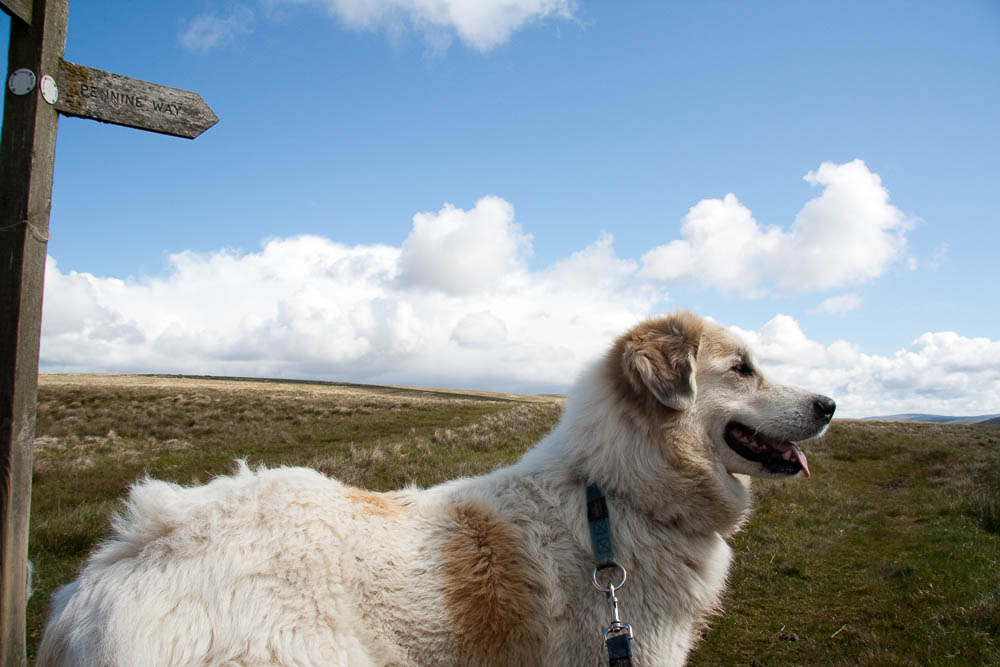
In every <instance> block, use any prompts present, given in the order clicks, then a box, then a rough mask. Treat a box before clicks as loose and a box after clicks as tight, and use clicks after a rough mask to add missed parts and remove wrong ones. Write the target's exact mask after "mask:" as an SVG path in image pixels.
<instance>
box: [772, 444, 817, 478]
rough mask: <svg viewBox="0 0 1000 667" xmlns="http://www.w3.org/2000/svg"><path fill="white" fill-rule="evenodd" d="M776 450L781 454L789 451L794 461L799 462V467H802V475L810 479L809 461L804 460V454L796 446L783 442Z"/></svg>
mask: <svg viewBox="0 0 1000 667" xmlns="http://www.w3.org/2000/svg"><path fill="white" fill-rule="evenodd" d="M777 449H778V451H781V452H787V451H788V450H791V451H792V455H793V456H794V457H795V460H796V461H798V462H799V465H800V466H802V474H803V475H805V476H806V477H812V475H810V474H809V461H807V460H806V455H805V452H803V451H802V450H801V449H799V446H798V445H796V444H794V443H791V442H785V443H782V444H781V445H779V446H778V447H777Z"/></svg>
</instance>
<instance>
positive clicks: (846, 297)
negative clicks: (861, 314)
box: [809, 294, 862, 315]
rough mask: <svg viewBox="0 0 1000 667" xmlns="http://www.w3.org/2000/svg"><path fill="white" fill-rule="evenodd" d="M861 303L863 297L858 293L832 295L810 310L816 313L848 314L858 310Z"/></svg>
mask: <svg viewBox="0 0 1000 667" xmlns="http://www.w3.org/2000/svg"><path fill="white" fill-rule="evenodd" d="M861 305H862V300H861V297H860V296H858V295H857V294H841V295H840V296H831V297H830V298H829V299H826V300H824V301H823V303H821V304H819V305H818V306H816V307H815V308H814V309H812V310H811V311H809V312H810V313H812V314H815V315H846V314H847V313H849V312H851V311H852V310H857V309H858V308H860V307H861Z"/></svg>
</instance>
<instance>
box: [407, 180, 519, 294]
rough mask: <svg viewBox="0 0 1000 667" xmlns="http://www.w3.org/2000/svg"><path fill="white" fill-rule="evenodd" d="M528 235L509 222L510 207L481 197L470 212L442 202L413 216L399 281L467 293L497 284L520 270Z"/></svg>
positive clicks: (500, 200) (506, 203) (502, 202)
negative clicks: (432, 211) (435, 209)
mask: <svg viewBox="0 0 1000 667" xmlns="http://www.w3.org/2000/svg"><path fill="white" fill-rule="evenodd" d="M530 251H531V236H530V235H527V234H524V233H522V231H521V226H520V225H519V224H517V223H516V222H514V207H513V206H511V205H510V204H509V203H508V202H506V201H504V200H503V199H500V198H499V197H483V198H482V199H480V200H479V201H478V202H477V203H476V206H475V207H474V208H473V209H472V210H470V211H463V210H462V209H460V208H456V207H454V206H452V205H451V204H446V205H445V206H444V208H442V209H441V210H440V211H439V212H437V213H418V214H417V215H415V216H413V230H412V231H411V232H410V235H409V236H408V237H406V240H405V241H403V247H402V252H401V255H400V262H399V263H400V270H401V273H400V276H399V279H400V281H401V282H402V283H404V284H407V285H412V286H425V287H430V288H433V289H439V290H441V291H444V292H447V293H449V294H471V293H474V292H479V291H481V290H484V289H490V288H496V287H499V286H500V284H501V282H502V281H503V279H504V278H505V277H506V276H510V275H512V274H515V275H516V274H517V273H519V272H520V271H521V270H523V267H524V263H525V259H526V258H527V256H528V254H529V253H530Z"/></svg>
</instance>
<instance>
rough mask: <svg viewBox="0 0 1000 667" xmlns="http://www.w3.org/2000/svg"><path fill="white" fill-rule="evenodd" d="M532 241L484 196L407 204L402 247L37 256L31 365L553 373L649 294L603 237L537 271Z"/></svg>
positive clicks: (336, 374) (525, 383)
mask: <svg viewBox="0 0 1000 667" xmlns="http://www.w3.org/2000/svg"><path fill="white" fill-rule="evenodd" d="M530 251H531V243H530V236H529V235H527V234H524V233H523V232H522V231H521V229H520V226H519V225H518V224H517V223H516V222H515V221H514V219H513V207H512V206H511V205H510V204H509V203H507V202H505V201H504V200H502V199H499V198H496V197H487V198H484V199H482V200H480V201H479V202H477V204H476V205H475V206H474V207H473V208H471V209H468V210H463V209H460V208H457V207H454V206H451V205H446V206H444V207H443V208H442V209H440V210H439V211H437V212H435V213H422V214H418V215H416V216H414V219H413V229H412V231H411V233H410V235H409V236H408V237H407V238H406V239H405V240H404V241H403V243H402V244H401V245H400V246H388V245H359V246H345V245H342V244H338V243H335V242H333V241H331V240H329V239H325V238H321V237H317V236H299V237H295V238H288V239H273V240H271V241H269V242H267V243H266V244H265V245H264V246H263V248H262V249H261V250H260V251H258V252H253V253H237V252H232V251H226V250H220V251H217V252H213V253H209V254H198V253H193V252H182V253H177V254H175V255H172V256H171V257H170V270H169V273H168V274H167V275H166V276H165V277H159V278H150V279H146V280H141V281H122V280H118V279H116V278H101V277H96V276H93V275H90V274H85V273H77V272H73V271H70V272H65V273H64V272H63V271H61V270H60V267H59V266H58V264H57V263H56V262H55V260H53V259H51V258H50V259H49V263H48V268H47V280H46V289H47V292H46V301H45V304H46V306H45V308H46V310H45V317H44V318H43V343H42V369H43V370H45V371H57V372H74V371H86V370H95V369H96V370H102V371H120V372H140V371H143V372H146V371H151V372H156V371H162V372H179V373H197V374H205V373H208V374H224V375H254V376H273V377H295V378H318V379H347V380H356V381H361V382H372V383H391V384H420V385H438V386H454V387H468V388H476V387H481V388H506V389H512V390H517V389H520V390H524V391H531V390H544V391H550V390H554V389H560V388H565V387H566V386H567V385H568V384H569V383H570V382H571V381H572V379H573V376H574V375H575V374H576V373H577V372H578V371H579V370H580V368H581V367H582V364H583V363H584V362H585V361H586V360H587V359H589V358H591V357H592V356H594V355H596V354H599V353H600V351H601V350H602V349H603V348H604V347H605V346H606V345H607V344H608V342H609V341H610V340H611V339H612V338H613V337H614V336H615V335H617V334H618V333H620V332H621V331H622V330H624V329H625V328H627V327H629V326H631V325H632V324H634V323H635V322H636V321H638V320H639V319H641V318H642V317H644V316H646V315H648V314H649V313H650V312H651V310H652V308H653V305H654V303H655V302H657V301H658V300H659V299H661V298H662V295H661V293H660V292H659V291H658V290H656V289H654V288H652V287H650V286H647V285H644V284H642V283H641V282H637V281H636V280H635V279H634V272H635V265H634V263H633V262H630V261H628V260H623V259H619V258H617V257H616V256H615V253H614V249H613V247H612V240H611V238H610V236H607V235H605V236H602V237H601V238H600V239H598V240H597V241H596V242H595V243H593V244H592V245H590V246H588V247H585V248H583V249H582V250H580V251H579V252H577V253H575V254H574V255H573V256H572V257H571V258H569V259H567V260H565V261H562V262H557V263H556V264H554V265H553V266H550V267H547V268H543V269H541V270H537V271H531V270H529V269H528V268H527V265H526V263H525V261H524V257H525V256H527V254H529V253H530ZM597 269H599V270H597Z"/></svg>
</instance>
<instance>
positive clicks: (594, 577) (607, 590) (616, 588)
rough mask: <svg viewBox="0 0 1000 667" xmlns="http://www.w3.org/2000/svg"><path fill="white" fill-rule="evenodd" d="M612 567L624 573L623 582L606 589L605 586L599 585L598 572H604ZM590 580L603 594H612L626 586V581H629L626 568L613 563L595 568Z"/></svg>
mask: <svg viewBox="0 0 1000 667" xmlns="http://www.w3.org/2000/svg"><path fill="white" fill-rule="evenodd" d="M610 567H617V568H618V570H619V571H620V572H621V573H622V580H621V581H619V582H618V583H617V584H615V585H612V586H611V587H610V588H605V587H604V586H601V585H600V584H599V583H597V572H598V570H604V569H607V568H610ZM590 578H591V579H592V580H593V581H594V588H596V589H597V590H599V591H601V592H602V593H611V592H613V591H616V590H618V589H619V588H621V587H622V586H624V585H625V580H626V579H628V572H626V571H625V568H624V567H623V566H622V565H621V563H618V562H616V561H612V562H611V563H609V564H608V565H605V566H604V567H595V568H594V572H593V573H592V574H591V575H590Z"/></svg>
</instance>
